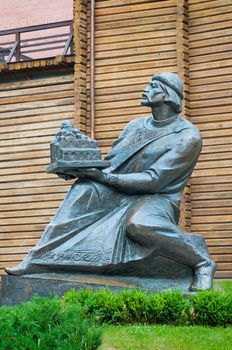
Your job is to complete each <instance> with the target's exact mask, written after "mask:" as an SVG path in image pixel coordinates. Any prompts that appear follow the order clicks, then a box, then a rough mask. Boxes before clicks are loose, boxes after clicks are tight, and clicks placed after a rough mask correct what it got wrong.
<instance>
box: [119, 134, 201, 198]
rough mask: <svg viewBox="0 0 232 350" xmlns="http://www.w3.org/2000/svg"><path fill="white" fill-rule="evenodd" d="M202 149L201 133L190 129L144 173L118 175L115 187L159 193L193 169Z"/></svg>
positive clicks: (122, 189) (140, 192) (129, 190)
mask: <svg viewBox="0 0 232 350" xmlns="http://www.w3.org/2000/svg"><path fill="white" fill-rule="evenodd" d="M180 134H181V133H180ZM180 134H179V135H180ZM173 137H176V135H173ZM200 151H201V137H200V134H199V133H198V132H195V130H193V131H192V130H190V131H188V133H187V134H186V135H184V136H181V137H178V139H177V142H176V143H175V144H174V146H173V148H172V149H170V150H168V151H167V152H166V153H164V154H163V155H162V156H161V157H160V158H159V159H158V160H156V161H155V162H154V163H153V164H152V165H151V166H150V167H149V169H148V170H146V171H144V172H143V173H131V174H122V175H117V184H116V186H115V187H116V188H117V189H118V190H120V191H122V192H125V193H129V194H146V193H150V194H155V193H158V192H159V191H161V190H162V188H164V187H165V186H167V185H169V184H170V183H172V182H173V181H175V180H178V178H179V177H182V176H183V175H184V174H185V173H187V172H188V171H190V170H193V167H194V165H195V163H196V161H197V158H198V156H199V154H200Z"/></svg>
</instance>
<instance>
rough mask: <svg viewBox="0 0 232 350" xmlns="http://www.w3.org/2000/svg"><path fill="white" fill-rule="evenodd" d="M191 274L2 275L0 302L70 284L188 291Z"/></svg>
mask: <svg viewBox="0 0 232 350" xmlns="http://www.w3.org/2000/svg"><path fill="white" fill-rule="evenodd" d="M191 282H192V275H191V274H186V276H184V277H179V278H175V279H173V277H172V278H164V277H163V278H141V277H132V276H131V277H130V276H129V277H128V276H127V277H125V276H114V275H94V274H84V273H83V274H81V273H80V274H70V273H67V274H66V273H53V272H51V273H40V274H31V275H23V276H14V275H5V276H2V279H1V287H0V305H16V304H19V303H21V302H26V301H28V300H30V299H31V298H32V297H33V295H35V294H38V295H41V296H48V295H58V296H62V295H64V293H66V292H67V291H68V290H70V289H71V288H74V289H76V290H78V289H83V288H85V289H87V288H91V289H93V290H98V289H101V288H107V289H109V290H111V291H113V292H118V291H120V290H122V289H135V288H136V289H140V290H149V291H151V292H159V291H161V290H167V289H174V288H175V289H179V290H182V291H184V292H188V291H189V287H190V285H191Z"/></svg>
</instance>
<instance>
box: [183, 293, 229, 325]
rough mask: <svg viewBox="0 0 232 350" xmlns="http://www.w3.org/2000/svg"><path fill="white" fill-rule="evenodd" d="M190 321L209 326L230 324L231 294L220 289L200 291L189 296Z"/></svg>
mask: <svg viewBox="0 0 232 350" xmlns="http://www.w3.org/2000/svg"><path fill="white" fill-rule="evenodd" d="M189 299H190V303H191V306H192V315H191V319H190V321H191V323H192V324H198V325H209V326H226V325H229V324H232V295H231V294H225V293H223V292H220V291H215V290H207V291H200V292H198V293H196V294H195V295H192V296H190V297H189Z"/></svg>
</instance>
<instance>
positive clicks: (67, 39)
mask: <svg viewBox="0 0 232 350" xmlns="http://www.w3.org/2000/svg"><path fill="white" fill-rule="evenodd" d="M58 54H60V55H67V54H70V55H72V54H73V21H71V20H70V21H62V22H54V23H48V24H41V25H35V26H30V27H23V28H16V29H9V30H2V31H0V62H6V63H10V62H12V61H14V62H20V61H27V60H33V59H38V58H45V57H53V56H56V55H58Z"/></svg>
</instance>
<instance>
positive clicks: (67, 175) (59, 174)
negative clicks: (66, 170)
mask: <svg viewBox="0 0 232 350" xmlns="http://www.w3.org/2000/svg"><path fill="white" fill-rule="evenodd" d="M56 175H57V176H58V177H60V178H61V179H63V180H65V181H68V180H73V179H75V178H76V176H74V175H71V174H61V173H57V174H56Z"/></svg>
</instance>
